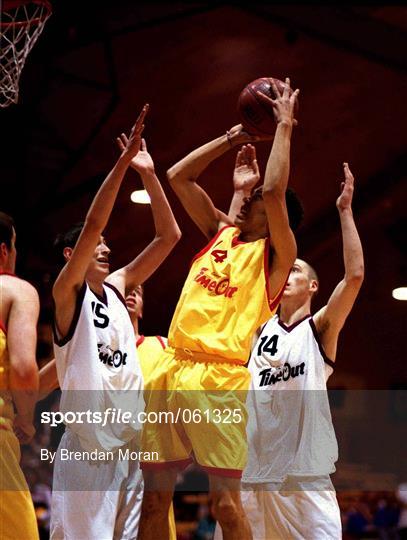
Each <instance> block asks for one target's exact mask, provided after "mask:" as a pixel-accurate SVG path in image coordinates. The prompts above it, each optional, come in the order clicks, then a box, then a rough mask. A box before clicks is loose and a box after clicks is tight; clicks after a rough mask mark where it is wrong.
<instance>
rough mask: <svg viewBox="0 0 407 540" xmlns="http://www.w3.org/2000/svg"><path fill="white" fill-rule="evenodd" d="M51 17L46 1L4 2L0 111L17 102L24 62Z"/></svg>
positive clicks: (0, 33) (0, 40)
mask: <svg viewBox="0 0 407 540" xmlns="http://www.w3.org/2000/svg"><path fill="white" fill-rule="evenodd" d="M0 1H1V0H0ZM51 13H52V11H51V6H50V4H49V2H48V0H28V1H27V0H4V2H3V5H2V7H1V19H0V107H3V108H4V107H8V106H9V105H11V104H12V103H17V102H18V85H19V81H20V75H21V71H22V69H23V67H24V64H25V60H26V58H27V56H28V53H29V52H30V51H31V49H32V48H33V46H34V45H35V42H36V41H37V39H38V38H39V36H40V35H41V32H42V31H43V29H44V25H45V23H46V22H47V20H48V18H49V17H50V15H51Z"/></svg>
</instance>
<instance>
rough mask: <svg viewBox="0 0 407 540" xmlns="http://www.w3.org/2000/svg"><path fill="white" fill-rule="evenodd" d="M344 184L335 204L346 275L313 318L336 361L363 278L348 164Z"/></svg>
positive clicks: (345, 169)
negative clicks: (340, 338) (342, 335)
mask: <svg viewBox="0 0 407 540" xmlns="http://www.w3.org/2000/svg"><path fill="white" fill-rule="evenodd" d="M343 172H344V175H345V182H343V183H342V185H341V188H342V192H341V194H340V196H339V197H338V199H337V201H336V207H337V209H338V212H339V218H340V221H341V229H342V242H343V262H344V266H345V275H344V277H343V279H342V281H340V282H339V283H338V285H337V286H336V288H335V290H334V292H333V293H332V295H331V297H330V298H329V300H328V303H327V305H326V306H324V307H323V308H322V309H320V310H319V311H318V312H317V313H316V314H315V315H314V322H315V326H316V328H317V331H318V333H319V335H320V338H321V343H322V345H323V347H324V349H325V352H326V354H327V355H328V357H329V358H330V359H331V360H332V361H334V360H335V356H336V347H337V341H338V336H339V332H340V331H341V329H342V327H343V325H344V324H345V321H346V318H347V316H348V315H349V313H350V311H351V309H352V307H353V304H354V303H355V300H356V297H357V295H358V293H359V289H360V287H361V285H362V282H363V277H364V262H363V250H362V244H361V242H360V238H359V234H358V231H357V229H356V225H355V221H354V219H353V213H352V198H353V185H354V178H353V175H352V173H351V171H350V169H349V166H348V164H347V163H344V164H343Z"/></svg>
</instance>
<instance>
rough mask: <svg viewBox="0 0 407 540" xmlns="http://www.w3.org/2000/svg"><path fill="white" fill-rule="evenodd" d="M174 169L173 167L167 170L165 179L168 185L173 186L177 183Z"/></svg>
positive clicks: (177, 179)
mask: <svg viewBox="0 0 407 540" xmlns="http://www.w3.org/2000/svg"><path fill="white" fill-rule="evenodd" d="M176 167H177V166H176V165H173V166H172V167H171V168H169V169H168V170H167V179H168V182H169V183H170V184H175V183H177V181H179V174H178V173H177V168H176Z"/></svg>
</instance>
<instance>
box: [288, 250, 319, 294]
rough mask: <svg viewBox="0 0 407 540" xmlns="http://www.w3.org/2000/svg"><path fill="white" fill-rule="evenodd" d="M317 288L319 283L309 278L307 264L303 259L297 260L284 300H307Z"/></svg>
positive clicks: (289, 278) (292, 269)
mask: <svg viewBox="0 0 407 540" xmlns="http://www.w3.org/2000/svg"><path fill="white" fill-rule="evenodd" d="M316 288H317V282H316V281H315V280H314V279H311V278H310V277H309V274H308V267H307V263H306V262H305V261H303V260H301V259H296V260H295V263H294V265H293V267H292V268H291V272H290V275H289V276H288V281H287V285H286V288H285V289H284V294H283V299H288V298H304V300H306V299H308V298H309V297H310V296H312V293H313V292H315V291H316Z"/></svg>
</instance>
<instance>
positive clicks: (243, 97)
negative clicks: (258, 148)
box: [237, 77, 292, 135]
mask: <svg viewBox="0 0 407 540" xmlns="http://www.w3.org/2000/svg"><path fill="white" fill-rule="evenodd" d="M271 81H273V82H274V84H275V85H276V86H277V89H278V90H279V92H280V93H283V90H284V88H285V83H284V82H283V81H280V80H279V79H274V78H273V77H261V78H260V79H256V80H255V81H252V82H251V83H249V84H248V85H247V86H245V88H244V89H243V90H242V92H241V93H240V96H239V100H238V102H237V111H238V115H239V119H240V122H241V123H242V125H243V127H244V129H245V130H246V131H247V132H248V133H251V134H252V135H272V134H273V133H274V130H275V127H276V122H275V118H274V114H273V110H272V107H271V105H270V106H267V104H265V103H263V101H261V100H260V99H259V97H258V95H257V92H262V93H263V94H265V95H266V96H269V97H271V98H272V99H275V97H276V96H275V95H274V92H273V89H272V87H271ZM291 94H292V90H291V89H290V95H291Z"/></svg>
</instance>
